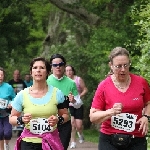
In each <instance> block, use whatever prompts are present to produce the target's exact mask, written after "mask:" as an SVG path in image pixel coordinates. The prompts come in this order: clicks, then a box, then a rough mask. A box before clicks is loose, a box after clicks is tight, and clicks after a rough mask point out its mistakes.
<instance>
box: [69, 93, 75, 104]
mask: <svg viewBox="0 0 150 150" xmlns="http://www.w3.org/2000/svg"><path fill="white" fill-rule="evenodd" d="M68 97H69V101H70V102H71V103H75V102H76V100H75V99H74V95H73V94H72V92H70V93H69V95H68Z"/></svg>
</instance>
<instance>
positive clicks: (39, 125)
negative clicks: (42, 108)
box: [30, 118, 53, 134]
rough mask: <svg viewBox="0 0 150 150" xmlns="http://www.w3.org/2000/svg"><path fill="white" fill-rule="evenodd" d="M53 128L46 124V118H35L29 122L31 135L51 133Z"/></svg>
mask: <svg viewBox="0 0 150 150" xmlns="http://www.w3.org/2000/svg"><path fill="white" fill-rule="evenodd" d="M52 131H53V127H51V126H50V125H49V124H48V121H47V119H46V118H37V119H31V120H30V132H32V133H33V134H43V133H46V132H52Z"/></svg>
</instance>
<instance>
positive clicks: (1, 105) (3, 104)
mask: <svg viewBox="0 0 150 150" xmlns="http://www.w3.org/2000/svg"><path fill="white" fill-rule="evenodd" d="M7 105H8V100H6V99H2V98H0V109H5V108H6V107H7Z"/></svg>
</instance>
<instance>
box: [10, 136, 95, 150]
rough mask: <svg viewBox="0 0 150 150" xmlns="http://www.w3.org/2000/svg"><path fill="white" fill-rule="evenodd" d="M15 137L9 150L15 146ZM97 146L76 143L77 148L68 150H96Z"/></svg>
mask: <svg viewBox="0 0 150 150" xmlns="http://www.w3.org/2000/svg"><path fill="white" fill-rule="evenodd" d="M16 139H17V138H16V137H15V136H14V137H13V138H12V139H11V141H10V143H9V145H10V148H11V149H10V150H14V145H15V142H16ZM97 149H98V148H97V144H94V143H90V142H84V143H82V144H80V143H78V142H77V147H76V148H75V149H70V148H68V150H97Z"/></svg>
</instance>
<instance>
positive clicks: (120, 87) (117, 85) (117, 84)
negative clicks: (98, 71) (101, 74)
mask: <svg viewBox="0 0 150 150" xmlns="http://www.w3.org/2000/svg"><path fill="white" fill-rule="evenodd" d="M129 79H130V76H129V77H128V78H127V80H126V82H125V86H121V85H120V83H119V82H118V81H117V79H116V77H115V76H114V78H113V83H114V85H115V86H116V87H118V88H119V89H125V88H126V87H127V85H128V83H129Z"/></svg>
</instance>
